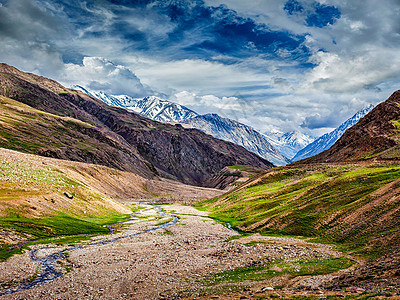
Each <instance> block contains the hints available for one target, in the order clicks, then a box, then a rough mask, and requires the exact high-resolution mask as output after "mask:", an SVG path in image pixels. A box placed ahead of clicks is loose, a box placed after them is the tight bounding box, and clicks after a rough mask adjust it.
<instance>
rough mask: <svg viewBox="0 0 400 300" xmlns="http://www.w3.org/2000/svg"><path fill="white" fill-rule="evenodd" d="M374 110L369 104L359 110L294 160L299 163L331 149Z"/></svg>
mask: <svg viewBox="0 0 400 300" xmlns="http://www.w3.org/2000/svg"><path fill="white" fill-rule="evenodd" d="M373 108H374V106H373V105H372V104H369V105H367V106H366V107H364V108H363V109H361V110H359V111H358V112H356V113H355V114H354V115H353V116H352V117H350V118H349V119H347V120H346V121H344V122H343V123H342V124H340V126H339V127H337V128H336V129H334V130H333V131H331V132H329V133H326V134H324V135H322V136H321V137H319V138H317V139H316V140H314V141H313V142H312V143H310V144H308V145H307V146H306V147H304V148H303V149H301V150H300V151H299V152H297V153H296V155H295V156H294V157H293V159H292V160H293V161H299V160H302V159H306V158H308V157H311V156H314V155H317V154H319V153H321V152H323V151H325V150H327V149H329V148H330V147H332V146H333V145H334V144H335V142H336V141H337V140H339V138H340V137H341V136H342V135H343V134H344V133H345V132H346V130H348V129H349V128H351V127H352V126H354V125H355V124H357V122H358V121H359V120H360V119H361V118H362V117H363V116H365V115H366V114H368V113H369V112H370V111H371V110H372V109H373Z"/></svg>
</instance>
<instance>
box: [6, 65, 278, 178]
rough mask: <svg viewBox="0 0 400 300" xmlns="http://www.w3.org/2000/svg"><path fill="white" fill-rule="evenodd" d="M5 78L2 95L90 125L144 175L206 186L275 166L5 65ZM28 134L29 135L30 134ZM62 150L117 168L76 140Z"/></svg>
mask: <svg viewBox="0 0 400 300" xmlns="http://www.w3.org/2000/svg"><path fill="white" fill-rule="evenodd" d="M0 75H1V76H0V94H1V95H3V96H5V97H7V98H11V99H13V100H16V101H18V102H21V103H24V104H27V105H29V106H31V107H32V108H35V109H37V110H40V111H44V112H47V113H51V114H54V115H57V116H61V117H69V118H73V119H76V120H79V121H82V122H85V123H87V124H88V125H87V127H90V128H91V129H90V130H92V131H94V132H96V133H98V136H97V139H98V140H99V141H103V140H107V141H106V143H108V144H110V143H111V141H113V142H115V143H116V145H114V146H113V147H114V148H115V149H118V151H119V152H121V153H120V154H119V155H120V156H121V157H122V156H123V155H125V156H128V157H133V158H132V160H136V159H138V160H139V161H140V162H139V163H137V164H136V165H138V166H139V167H140V168H142V169H143V172H144V173H149V171H151V172H153V173H154V174H159V175H162V176H165V177H170V178H175V179H178V180H180V181H182V182H185V183H190V184H195V185H202V184H204V183H205V182H206V181H207V180H208V179H209V178H210V177H212V176H213V174H215V173H217V172H219V171H220V170H221V169H223V168H224V167H226V166H229V165H252V166H254V167H259V168H264V169H268V168H270V167H272V164H271V163H269V162H268V161H266V160H264V159H262V158H260V157H258V156H257V155H255V154H253V153H250V152H249V151H247V150H245V149H244V148H243V147H240V146H237V145H234V144H232V143H228V142H224V141H221V140H218V139H215V138H213V137H211V136H209V135H206V134H204V133H202V132H200V131H198V130H194V129H184V128H183V127H182V126H180V125H177V126H174V125H169V124H162V123H158V122H155V121H152V120H149V119H147V118H144V117H142V116H140V115H138V114H135V113H132V112H128V111H127V110H125V109H123V108H116V107H110V106H108V105H107V104H105V103H103V102H102V101H100V100H97V99H96V98H94V97H91V96H89V95H86V94H84V93H82V92H79V91H76V90H71V89H67V88H65V87H63V86H61V85H60V84H58V83H57V82H55V81H53V80H50V79H47V78H44V77H40V76H37V75H34V74H27V73H23V72H21V71H19V70H17V69H15V68H13V67H10V66H8V65H5V64H1V65H0ZM26 130H28V131H29V128H27V129H26ZM58 134H59V135H60V136H63V134H64V133H63V132H59V133H58ZM65 134H66V135H68V134H69V131H68V130H66V132H65ZM4 139H5V140H4ZM17 139H18V138H17ZM13 144H15V141H13V140H11V139H7V137H4V138H3V146H4V145H5V146H6V147H7V145H9V146H8V148H11V147H12V146H11V145H13ZM111 144H112V143H111ZM61 148H62V147H61ZM99 148H102V146H99ZM62 149H63V150H61V152H62V154H61V155H62V156H61V157H62V158H65V159H71V160H78V161H84V162H93V163H97V164H103V165H106V166H112V167H116V166H115V164H112V163H111V162H110V159H101V157H100V156H96V157H97V158H96V159H94V158H93V156H91V155H88V153H93V152H97V151H98V150H97V149H91V148H90V147H88V149H84V150H82V149H79V147H77V146H76V145H75V142H74V141H73V140H71V141H70V143H69V144H68V145H66V146H65V147H64V148H62ZM19 150H21V149H19ZM22 150H23V151H25V152H31V153H39V154H41V155H46V156H50V157H60V153H59V152H60V151H58V150H55V149H54V145H53V146H52V145H41V146H40V147H39V148H31V147H25V148H24V149H22ZM103 150H104V149H103ZM104 151H105V152H104V153H106V154H104V155H106V156H107V157H109V158H111V159H112V158H114V157H115V156H114V154H115V151H114V150H113V151H114V152H113V151H108V150H104ZM122 162H124V160H123V159H121V163H120V164H119V165H118V168H119V169H121V170H125V169H126V167H125V166H124V165H123V164H122ZM144 165H145V167H144Z"/></svg>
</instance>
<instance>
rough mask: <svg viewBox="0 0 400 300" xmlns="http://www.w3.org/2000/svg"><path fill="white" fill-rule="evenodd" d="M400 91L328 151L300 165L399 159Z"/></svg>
mask: <svg viewBox="0 0 400 300" xmlns="http://www.w3.org/2000/svg"><path fill="white" fill-rule="evenodd" d="M399 120H400V91H396V92H394V93H393V94H392V95H391V96H390V97H389V99H387V100H386V101H385V102H383V103H381V104H379V105H378V106H377V107H375V108H374V109H373V110H372V111H371V112H370V113H369V114H367V115H366V116H365V117H363V118H362V119H361V120H360V121H359V122H358V123H357V124H356V125H354V126H353V127H351V128H349V129H348V130H347V131H346V132H345V133H344V134H343V136H342V137H341V138H340V139H339V140H338V141H337V142H336V143H335V144H334V145H333V146H332V147H331V148H330V149H328V150H326V151H324V152H322V153H320V154H318V155H315V156H313V157H310V158H308V159H305V160H302V161H301V163H315V162H341V161H362V160H369V159H375V160H398V159H400V141H399V136H400V135H399V133H400V131H399V130H400V126H399V125H400V123H399V122H398V121H399Z"/></svg>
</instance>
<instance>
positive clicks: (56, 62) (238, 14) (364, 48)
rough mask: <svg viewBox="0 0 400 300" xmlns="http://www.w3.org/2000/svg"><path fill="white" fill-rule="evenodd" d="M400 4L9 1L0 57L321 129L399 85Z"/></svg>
mask: <svg viewBox="0 0 400 300" xmlns="http://www.w3.org/2000/svg"><path fill="white" fill-rule="evenodd" d="M399 14H400V0H362V1H357V0H331V1H328V0H282V1H281V0H252V1H244V0H192V1H188V0H166V1H160V0H136V1H133V0H88V1H77V0H68V1H67V0H66V1H62V0H61V1H51V0H0V43H1V44H0V45H1V47H0V61H1V62H5V63H7V64H10V65H13V66H15V67H17V68H19V69H21V70H23V71H27V72H33V73H36V74H39V75H42V76H46V77H50V78H52V79H55V80H57V81H59V82H61V83H62V84H64V85H65V86H68V87H69V86H72V85H75V84H79V85H83V86H85V87H87V88H90V89H93V90H98V91H104V92H106V93H109V94H114V95H119V94H127V95H130V96H133V97H144V96H148V95H157V96H160V97H163V98H165V99H168V100H171V101H174V102H177V103H179V104H182V105H185V106H187V107H189V108H191V109H193V110H195V111H196V112H198V113H201V114H204V113H218V114H220V115H221V116H223V117H229V118H231V119H235V120H237V121H239V122H242V123H245V124H248V125H251V126H252V127H254V128H255V129H257V130H259V131H260V132H274V131H280V132H287V131H291V130H298V131H300V132H302V133H304V134H308V135H311V136H314V137H316V136H319V135H321V134H323V133H326V132H329V131H331V130H332V129H333V128H335V127H337V126H338V125H339V124H340V123H342V122H343V121H345V120H346V119H347V118H349V117H351V116H352V115H353V114H354V113H355V112H357V111H358V110H360V109H362V108H363V107H365V106H366V105H367V104H369V103H372V104H377V103H379V102H382V101H384V100H385V99H387V98H388V97H389V96H390V95H391V93H392V92H394V91H395V90H397V89H399V88H400V51H399V45H400V16H399Z"/></svg>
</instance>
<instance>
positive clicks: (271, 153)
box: [180, 114, 290, 166]
mask: <svg viewBox="0 0 400 300" xmlns="http://www.w3.org/2000/svg"><path fill="white" fill-rule="evenodd" d="M180 123H181V124H183V126H188V127H189V128H197V129H199V130H201V131H203V132H205V133H207V134H210V135H212V136H214V137H216V138H219V139H221V140H225V141H230V142H232V143H235V144H237V145H241V146H243V147H244V148H246V149H247V150H249V151H251V152H253V153H256V154H258V155H259V156H261V157H263V158H265V159H267V160H268V161H270V162H272V163H273V164H274V165H277V166H281V165H286V164H288V163H290V160H289V159H287V158H286V157H285V156H283V155H282V154H281V153H280V152H279V151H278V150H277V149H275V148H274V147H273V146H272V145H271V144H270V143H269V142H268V140H267V139H266V138H265V136H264V135H262V134H261V133H259V132H258V131H256V130H254V129H253V128H251V127H250V126H247V125H244V124H242V123H239V122H236V121H234V120H231V119H228V118H222V117H220V116H219V115H217V114H206V115H202V116H197V117H194V118H191V119H186V120H183V121H181V122H180Z"/></svg>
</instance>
